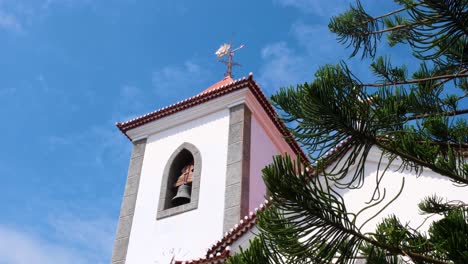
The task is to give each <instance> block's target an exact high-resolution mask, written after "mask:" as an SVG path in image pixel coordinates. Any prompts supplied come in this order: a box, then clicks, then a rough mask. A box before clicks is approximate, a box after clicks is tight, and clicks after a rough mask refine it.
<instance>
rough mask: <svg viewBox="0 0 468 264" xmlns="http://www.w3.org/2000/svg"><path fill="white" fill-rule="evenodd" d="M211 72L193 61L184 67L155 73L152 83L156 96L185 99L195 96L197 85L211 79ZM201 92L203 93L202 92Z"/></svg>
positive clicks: (176, 66) (177, 66)
mask: <svg viewBox="0 0 468 264" xmlns="http://www.w3.org/2000/svg"><path fill="white" fill-rule="evenodd" d="M210 76H211V73H210V71H208V70H206V69H204V68H203V67H202V66H200V65H199V64H197V63H195V62H193V61H189V60H188V61H185V62H184V63H183V64H182V65H175V66H174V65H172V66H165V67H163V68H161V69H157V70H155V71H154V72H153V75H152V83H153V86H154V88H155V89H156V94H157V95H158V96H160V97H164V98H170V99H174V98H178V99H180V98H183V97H182V96H190V95H193V94H191V93H193V91H194V89H198V88H200V87H199V86H197V84H200V83H202V82H203V81H205V80H207V79H209V78H210ZM200 92H201V91H200Z"/></svg>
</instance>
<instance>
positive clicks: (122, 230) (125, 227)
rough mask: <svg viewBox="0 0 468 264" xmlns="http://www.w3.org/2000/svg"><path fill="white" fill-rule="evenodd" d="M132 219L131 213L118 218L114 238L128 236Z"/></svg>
mask: <svg viewBox="0 0 468 264" xmlns="http://www.w3.org/2000/svg"><path fill="white" fill-rule="evenodd" d="M132 221H133V215H129V216H124V217H121V218H120V219H119V224H118V226H117V233H116V235H115V239H121V238H125V237H129V236H130V230H131V229H132Z"/></svg>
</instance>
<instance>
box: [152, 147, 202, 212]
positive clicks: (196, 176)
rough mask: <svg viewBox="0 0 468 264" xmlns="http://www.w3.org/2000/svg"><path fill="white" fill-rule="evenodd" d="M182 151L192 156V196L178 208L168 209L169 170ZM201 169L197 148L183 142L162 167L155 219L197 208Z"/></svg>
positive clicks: (200, 159)
mask: <svg viewBox="0 0 468 264" xmlns="http://www.w3.org/2000/svg"><path fill="white" fill-rule="evenodd" d="M184 151H188V152H190V154H192V156H193V165H194V171H193V181H192V194H191V197H190V202H189V203H186V204H182V205H179V206H174V207H169V208H168V206H167V205H168V201H167V199H170V198H168V197H167V196H168V191H169V189H168V188H169V186H170V184H171V183H170V182H169V181H170V174H171V168H172V165H173V163H174V161H176V159H177V158H178V157H179V155H180V154H181V153H182V152H184ZM201 169H202V158H201V154H200V151H199V150H198V148H197V147H195V146H194V145H193V144H190V143H188V142H184V143H183V144H182V145H180V146H179V147H178V148H177V149H176V150H175V151H174V152H173V153H172V155H171V157H170V158H169V160H168V161H167V163H166V166H165V167H164V172H163V176H162V182H161V191H160V193H159V201H158V212H157V214H156V219H162V218H165V217H169V216H173V215H176V214H181V213H183V212H187V211H190V210H194V209H197V208H198V198H199V194H200V178H201Z"/></svg>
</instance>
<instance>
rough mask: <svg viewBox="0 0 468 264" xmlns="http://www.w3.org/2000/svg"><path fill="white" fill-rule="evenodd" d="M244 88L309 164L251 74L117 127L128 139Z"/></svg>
mask: <svg viewBox="0 0 468 264" xmlns="http://www.w3.org/2000/svg"><path fill="white" fill-rule="evenodd" d="M231 80H232V79H231ZM244 88H248V89H249V90H250V91H251V92H252V93H253V95H254V96H255V98H256V99H257V100H258V102H259V103H260V105H261V106H262V107H263V109H264V110H265V112H266V113H267V115H268V117H269V118H270V119H271V121H272V122H273V123H274V124H275V126H276V128H277V129H278V131H279V132H280V133H281V135H282V136H283V137H284V138H285V140H286V142H287V143H288V145H289V146H290V147H291V149H292V150H293V151H294V153H296V155H298V156H300V157H301V159H302V160H303V161H306V162H307V161H308V158H307V155H305V153H304V152H303V151H302V149H301V148H300V146H299V145H298V144H297V142H296V141H295V140H294V138H293V137H292V135H291V133H290V131H289V130H288V129H287V128H286V126H285V125H284V123H283V122H282V121H280V120H279V119H278V116H277V114H276V111H275V110H274V109H273V107H272V106H271V104H270V103H269V101H268V99H267V98H266V96H265V94H264V93H263V92H262V90H261V89H260V87H259V86H258V85H257V83H256V82H255V81H254V80H253V75H252V74H249V76H248V78H245V77H244V78H242V79H239V80H236V81H230V78H225V79H223V80H221V81H220V82H218V83H216V84H214V85H212V86H210V87H209V88H208V89H206V90H205V91H203V92H202V93H200V94H197V95H195V96H193V97H190V98H188V99H185V100H183V101H180V102H178V103H175V104H172V105H169V106H167V107H164V108H161V109H159V110H156V111H154V112H151V113H148V114H145V115H142V116H140V117H137V118H134V119H131V120H129V121H126V122H122V123H120V122H119V123H117V124H116V125H117V127H118V128H119V129H120V131H122V133H124V134H125V135H126V136H127V137H128V135H127V131H129V130H131V129H134V128H136V127H139V126H142V125H145V124H147V123H150V122H152V121H155V120H158V119H161V118H163V117H166V116H169V115H172V114H174V113H177V112H180V111H183V110H185V109H188V108H191V107H194V106H196V105H199V104H202V103H205V102H207V101H209V100H212V99H215V98H218V97H221V96H223V95H226V94H229V93H232V92H234V91H237V90H241V89H244ZM129 139H130V138H129Z"/></svg>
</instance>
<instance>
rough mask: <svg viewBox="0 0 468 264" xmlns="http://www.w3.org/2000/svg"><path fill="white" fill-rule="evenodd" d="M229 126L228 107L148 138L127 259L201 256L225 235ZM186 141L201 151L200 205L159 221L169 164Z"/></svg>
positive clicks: (147, 260)
mask: <svg viewBox="0 0 468 264" xmlns="http://www.w3.org/2000/svg"><path fill="white" fill-rule="evenodd" d="M228 128H229V110H228V109H224V110H221V111H218V112H215V113H212V114H209V115H207V116H204V117H202V118H198V119H196V120H193V121H190V122H187V123H185V124H183V125H179V126H176V127H172V128H169V129H167V130H164V131H161V132H159V133H157V134H155V135H151V136H149V137H148V141H147V146H146V151H145V157H144V161H143V166H142V172H141V179H140V185H139V191H138V196H137V201H136V207H135V215H134V219H133V224H132V230H131V233H130V242H129V247H128V252H127V261H126V263H128V264H133V263H135V264H144V263H169V260H170V259H171V258H172V254H175V255H176V259H190V258H194V257H200V256H202V255H204V253H205V247H208V246H209V245H211V244H212V243H213V241H215V240H217V239H219V238H220V237H221V235H222V228H223V211H224V210H223V209H224V192H225V190H224V185H225V178H226V161H227V151H226V149H227V143H228ZM184 142H188V143H191V144H193V145H195V146H196V147H197V148H198V150H199V151H200V153H201V158H202V171H201V184H200V196H199V202H198V208H197V209H195V210H192V211H188V212H184V213H182V214H178V215H174V216H170V217H167V218H163V219H160V220H156V213H157V210H158V199H159V195H160V187H161V180H162V173H163V171H164V167H165V166H166V162H167V161H168V159H169V157H170V156H171V155H172V153H173V152H174V151H175V150H176V149H177V148H178V147H179V146H180V145H181V144H183V143H184Z"/></svg>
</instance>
